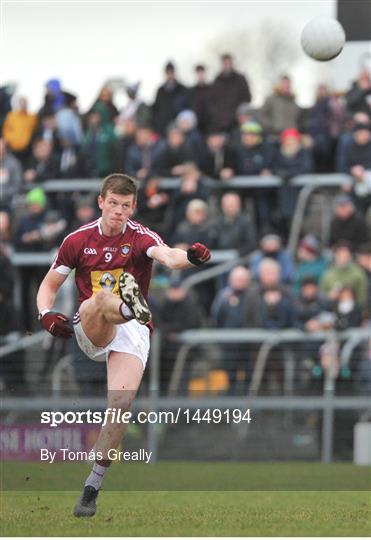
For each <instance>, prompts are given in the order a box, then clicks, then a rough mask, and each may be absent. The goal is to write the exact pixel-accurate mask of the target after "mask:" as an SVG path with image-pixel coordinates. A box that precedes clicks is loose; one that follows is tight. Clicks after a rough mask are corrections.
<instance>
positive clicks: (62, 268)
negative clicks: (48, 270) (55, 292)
mask: <svg viewBox="0 0 371 540" xmlns="http://www.w3.org/2000/svg"><path fill="white" fill-rule="evenodd" d="M52 268H53V267H52ZM53 270H55V271H56V272H58V274H63V275H64V276H68V274H69V273H70V272H72V268H69V267H68V266H64V265H63V264H61V265H59V266H57V267H56V268H53Z"/></svg>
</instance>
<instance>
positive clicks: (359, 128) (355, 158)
mask: <svg viewBox="0 0 371 540" xmlns="http://www.w3.org/2000/svg"><path fill="white" fill-rule="evenodd" d="M344 159H345V171H344V172H346V173H348V174H353V172H352V171H353V167H355V166H357V165H361V166H362V167H364V168H365V169H369V170H371V131H370V126H369V125H368V124H356V125H355V126H354V128H353V142H352V144H350V145H349V147H348V148H347V153H346V156H345V158H344Z"/></svg>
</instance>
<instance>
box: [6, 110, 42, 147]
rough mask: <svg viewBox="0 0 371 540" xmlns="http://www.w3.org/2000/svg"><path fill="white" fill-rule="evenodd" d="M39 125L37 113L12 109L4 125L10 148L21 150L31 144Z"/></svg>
mask: <svg viewBox="0 0 371 540" xmlns="http://www.w3.org/2000/svg"><path fill="white" fill-rule="evenodd" d="M36 125H37V116H36V114H30V113H27V112H22V111H10V112H9V113H8V114H7V115H6V118H5V122H4V125H3V137H4V140H5V142H6V143H7V145H8V146H9V148H10V150H13V151H15V152H21V151H22V150H25V149H26V148H27V146H28V145H29V144H30V141H31V137H32V134H33V132H34V130H35V128H36Z"/></svg>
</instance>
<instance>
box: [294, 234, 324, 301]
mask: <svg viewBox="0 0 371 540" xmlns="http://www.w3.org/2000/svg"><path fill="white" fill-rule="evenodd" d="M296 255H297V261H298V262H297V266H296V271H295V278H294V283H293V292H294V294H295V296H297V295H299V294H300V290H301V287H302V285H303V282H304V281H305V280H307V279H311V280H313V281H314V282H315V283H319V281H320V279H321V277H322V275H323V273H324V272H325V271H326V270H327V268H328V266H329V262H328V261H327V259H326V258H325V257H324V256H323V255H322V254H321V249H320V243H319V241H318V239H317V238H316V237H315V236H314V235H312V234H307V235H306V236H304V237H303V238H302V240H301V241H300V242H299V245H298V250H297V254H296Z"/></svg>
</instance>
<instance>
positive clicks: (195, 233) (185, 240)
mask: <svg viewBox="0 0 371 540" xmlns="http://www.w3.org/2000/svg"><path fill="white" fill-rule="evenodd" d="M208 211H209V207H208V204H207V203H206V202H205V201H203V200H202V199H192V200H191V201H189V203H188V204H187V207H186V215H185V220H184V221H182V222H181V223H179V225H178V226H177V228H176V230H175V233H174V235H173V237H172V242H171V243H172V244H173V245H177V246H178V247H181V246H183V247H184V246H191V245H192V244H193V243H194V240H193V239H194V238H196V239H197V240H199V241H200V242H202V243H204V241H205V242H206V243H207V244H208V245H210V234H209V225H208V222H207V218H208ZM202 239H203V240H202ZM187 249H188V247H187Z"/></svg>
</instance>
